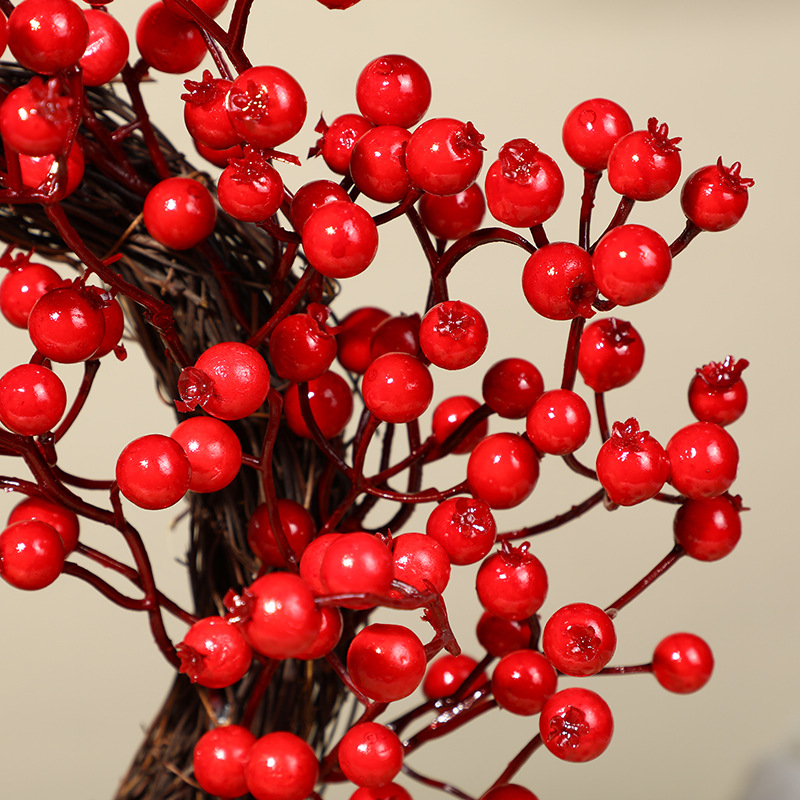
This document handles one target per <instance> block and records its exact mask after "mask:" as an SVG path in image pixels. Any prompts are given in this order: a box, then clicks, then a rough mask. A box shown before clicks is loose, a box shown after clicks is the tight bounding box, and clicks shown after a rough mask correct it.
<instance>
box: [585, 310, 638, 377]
mask: <svg viewBox="0 0 800 800" xmlns="http://www.w3.org/2000/svg"><path fill="white" fill-rule="evenodd" d="M643 363H644V343H643V342H642V337H641V336H640V335H639V333H638V331H637V330H636V328H634V327H633V325H631V324H630V322H624V321H623V320H620V319H616V318H615V317H607V318H605V319H598V320H595V321H594V322H592V323H590V324H589V325H587V326H586V328H585V329H584V331H583V335H582V336H581V344H580V349H579V350H578V372H580V374H581V377H582V378H583V380H584V383H585V384H586V385H587V386H588V387H589V388H590V389H592V390H594V391H595V392H608V391H610V390H611V389H618V388H619V387H620V386H625V384H627V383H630V382H631V381H632V380H633V379H634V378H635V377H636V376H637V375H638V374H639V370H640V369H641V368H642V364H643Z"/></svg>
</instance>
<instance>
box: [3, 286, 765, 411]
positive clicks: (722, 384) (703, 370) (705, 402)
mask: <svg viewBox="0 0 800 800" xmlns="http://www.w3.org/2000/svg"><path fill="white" fill-rule="evenodd" d="M1 290H2V286H0V291H1ZM748 363H749V362H748V361H747V359H746V358H740V359H738V361H737V360H736V359H734V357H733V356H727V357H726V358H725V360H724V361H712V362H710V363H709V364H705V365H704V366H702V367H699V368H698V369H697V370H695V372H696V374H695V376H694V378H692V382H691V383H690V384H689V408H691V409H692V414H694V415H695V417H697V419H699V420H700V421H701V422H715V423H716V424H717V425H723V426H724V425H730V424H731V423H732V422H736V420H737V419H739V417H741V416H742V414H744V411H745V408H747V387H746V386H745V384H744V381H743V380H742V371H743V370H744V369H745V367H747V366H748Z"/></svg>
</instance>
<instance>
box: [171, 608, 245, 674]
mask: <svg viewBox="0 0 800 800" xmlns="http://www.w3.org/2000/svg"><path fill="white" fill-rule="evenodd" d="M175 649H176V650H177V653H178V657H179V658H180V660H181V665H180V668H179V672H183V673H185V674H186V675H188V676H189V679H190V680H191V682H192V683H199V684H200V685H201V686H206V687H207V688H209V689H223V688H225V687H226V686H232V685H233V684H234V683H236V682H237V681H239V680H241V679H242V678H243V677H244V676H245V674H246V673H247V670H248V669H250V662H251V661H252V659H253V651H252V649H251V648H250V645H249V644H247V642H246V641H245V638H244V636H243V635H242V633H241V631H240V630H239V629H238V628H237V627H236V626H235V625H232V624H231V623H230V622H228V621H227V620H226V619H223V618H222V617H205V618H204V619H201V620H198V621H197V622H195V623H194V625H192V627H191V628H189V630H188V632H187V633H186V636H184V637H183V641H182V642H181V643H180V644H179V645H178V646H177V647H176V648H175Z"/></svg>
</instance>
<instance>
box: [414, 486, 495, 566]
mask: <svg viewBox="0 0 800 800" xmlns="http://www.w3.org/2000/svg"><path fill="white" fill-rule="evenodd" d="M425 533H426V534H427V535H428V536H430V537H431V538H433V539H434V540H435V541H437V542H438V543H439V544H440V545H441V546H442V547H443V548H444V550H445V552H446V553H447V555H448V556H449V558H450V563H452V564H462V565H463V564H475V563H476V562H478V561H480V560H481V559H482V558H483V557H484V556H485V555H486V554H487V553H488V552H489V551H490V550H491V549H492V545H493V544H494V540H495V537H496V536H497V524H496V523H495V521H494V517H493V516H492V512H491V510H490V508H489V504H488V503H486V502H485V501H483V500H477V499H475V498H471V497H449V498H448V499H447V500H443V501H442V502H441V503H439V505H437V506H436V508H434V509H433V511H431V513H430V516H429V517H428V522H427V524H426V528H425Z"/></svg>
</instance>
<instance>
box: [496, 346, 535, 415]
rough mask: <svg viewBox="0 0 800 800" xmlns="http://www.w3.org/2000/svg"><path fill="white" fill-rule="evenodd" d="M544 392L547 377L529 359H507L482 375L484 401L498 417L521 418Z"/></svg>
mask: <svg viewBox="0 0 800 800" xmlns="http://www.w3.org/2000/svg"><path fill="white" fill-rule="evenodd" d="M543 391H544V380H543V379H542V374H541V372H539V370H538V369H536V367H534V366H533V364H531V363H530V361H526V360H525V359H524V358H504V359H503V360H502V361H498V362H497V363H496V364H494V365H493V366H492V367H491V368H490V369H489V370H488V371H487V372H486V375H485V376H484V378H483V401H484V403H486V405H487V406H489V408H491V409H492V411H494V412H495V413H497V414H498V415H499V416H501V417H504V418H506V419H522V417H525V416H527V414H528V412H529V411H530V410H531V408H532V407H533V404H534V403H535V402H536V400H537V399H538V398H539V396H540V395H541V394H542V392H543Z"/></svg>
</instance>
